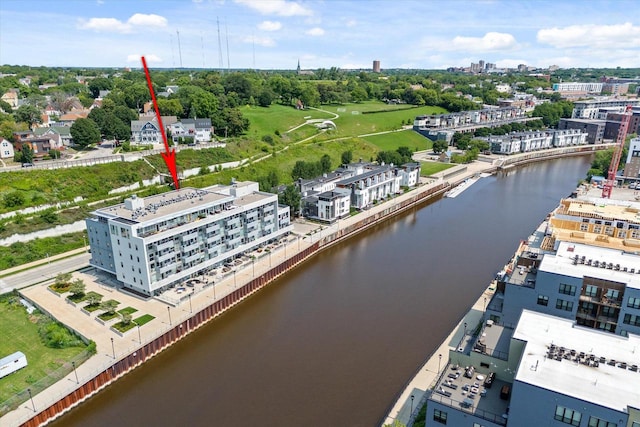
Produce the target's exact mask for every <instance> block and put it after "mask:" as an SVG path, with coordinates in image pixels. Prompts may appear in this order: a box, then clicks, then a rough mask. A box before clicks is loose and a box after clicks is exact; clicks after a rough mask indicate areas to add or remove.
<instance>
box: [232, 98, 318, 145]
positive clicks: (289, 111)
mask: <svg viewBox="0 0 640 427" xmlns="http://www.w3.org/2000/svg"><path fill="white" fill-rule="evenodd" d="M240 111H241V112H242V115H243V116H244V117H246V118H247V119H249V122H250V123H251V127H250V128H249V132H248V136H249V137H253V138H255V139H257V140H260V138H262V136H263V135H275V131H278V132H280V133H281V134H284V133H285V132H287V131H289V130H290V129H292V128H294V127H295V126H298V125H301V124H303V123H304V122H305V121H306V120H307V119H322V118H325V117H326V116H327V115H326V114H325V113H322V112H319V111H316V110H296V109H295V108H293V107H288V106H284V105H280V104H272V105H271V106H269V107H268V108H265V107H249V106H246V107H242V108H241V109H240Z"/></svg>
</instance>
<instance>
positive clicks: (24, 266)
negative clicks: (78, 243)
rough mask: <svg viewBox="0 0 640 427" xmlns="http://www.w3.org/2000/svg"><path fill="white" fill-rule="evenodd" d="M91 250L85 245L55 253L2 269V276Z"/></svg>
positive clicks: (0, 274)
mask: <svg viewBox="0 0 640 427" xmlns="http://www.w3.org/2000/svg"><path fill="white" fill-rule="evenodd" d="M88 250H89V246H83V247H81V248H78V249H74V250H72V251H69V252H63V253H61V254H58V255H53V256H50V257H47V258H44V259H39V260H37V261H33V262H29V263H27V264H21V265H17V266H15V267H11V268H7V269H6V270H2V271H0V277H4V276H10V275H12V274H15V273H19V272H21V271H24V270H30V269H32V268H34V267H40V266H41V265H45V264H48V263H50V262H51V261H57V260H59V259H64V258H68V257H71V256H74V255H80V254H81V253H84V252H86V251H88Z"/></svg>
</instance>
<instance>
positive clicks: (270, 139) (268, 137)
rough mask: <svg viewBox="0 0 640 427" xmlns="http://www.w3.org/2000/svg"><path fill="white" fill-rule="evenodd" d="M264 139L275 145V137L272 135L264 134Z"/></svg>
mask: <svg viewBox="0 0 640 427" xmlns="http://www.w3.org/2000/svg"><path fill="white" fill-rule="evenodd" d="M262 141H263V142H266V143H267V144H271V145H273V137H272V136H271V135H263V136H262Z"/></svg>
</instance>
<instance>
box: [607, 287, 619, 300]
mask: <svg viewBox="0 0 640 427" xmlns="http://www.w3.org/2000/svg"><path fill="white" fill-rule="evenodd" d="M606 296H607V298H609V299H618V298H620V291H618V290H615V289H607V294H606Z"/></svg>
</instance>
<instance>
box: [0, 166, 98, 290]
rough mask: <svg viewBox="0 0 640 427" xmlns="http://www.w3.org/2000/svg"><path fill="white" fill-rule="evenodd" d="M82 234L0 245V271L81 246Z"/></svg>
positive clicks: (84, 234)
mask: <svg viewBox="0 0 640 427" xmlns="http://www.w3.org/2000/svg"><path fill="white" fill-rule="evenodd" d="M3 176H4V175H3ZM82 236H86V232H85V231H81V232H77V233H69V234H63V235H62V236H56V237H44V238H42V239H35V240H31V241H29V242H16V243H12V244H11V245H9V246H0V271H2V270H4V269H6V268H9V267H14V266H17V265H22V264H26V263H28V262H31V261H37V260H39V259H44V258H46V257H47V254H49V256H53V255H57V254H61V253H63V252H67V251H70V250H73V249H77V248H81V247H82V245H83V240H82ZM54 290H55V289H54Z"/></svg>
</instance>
